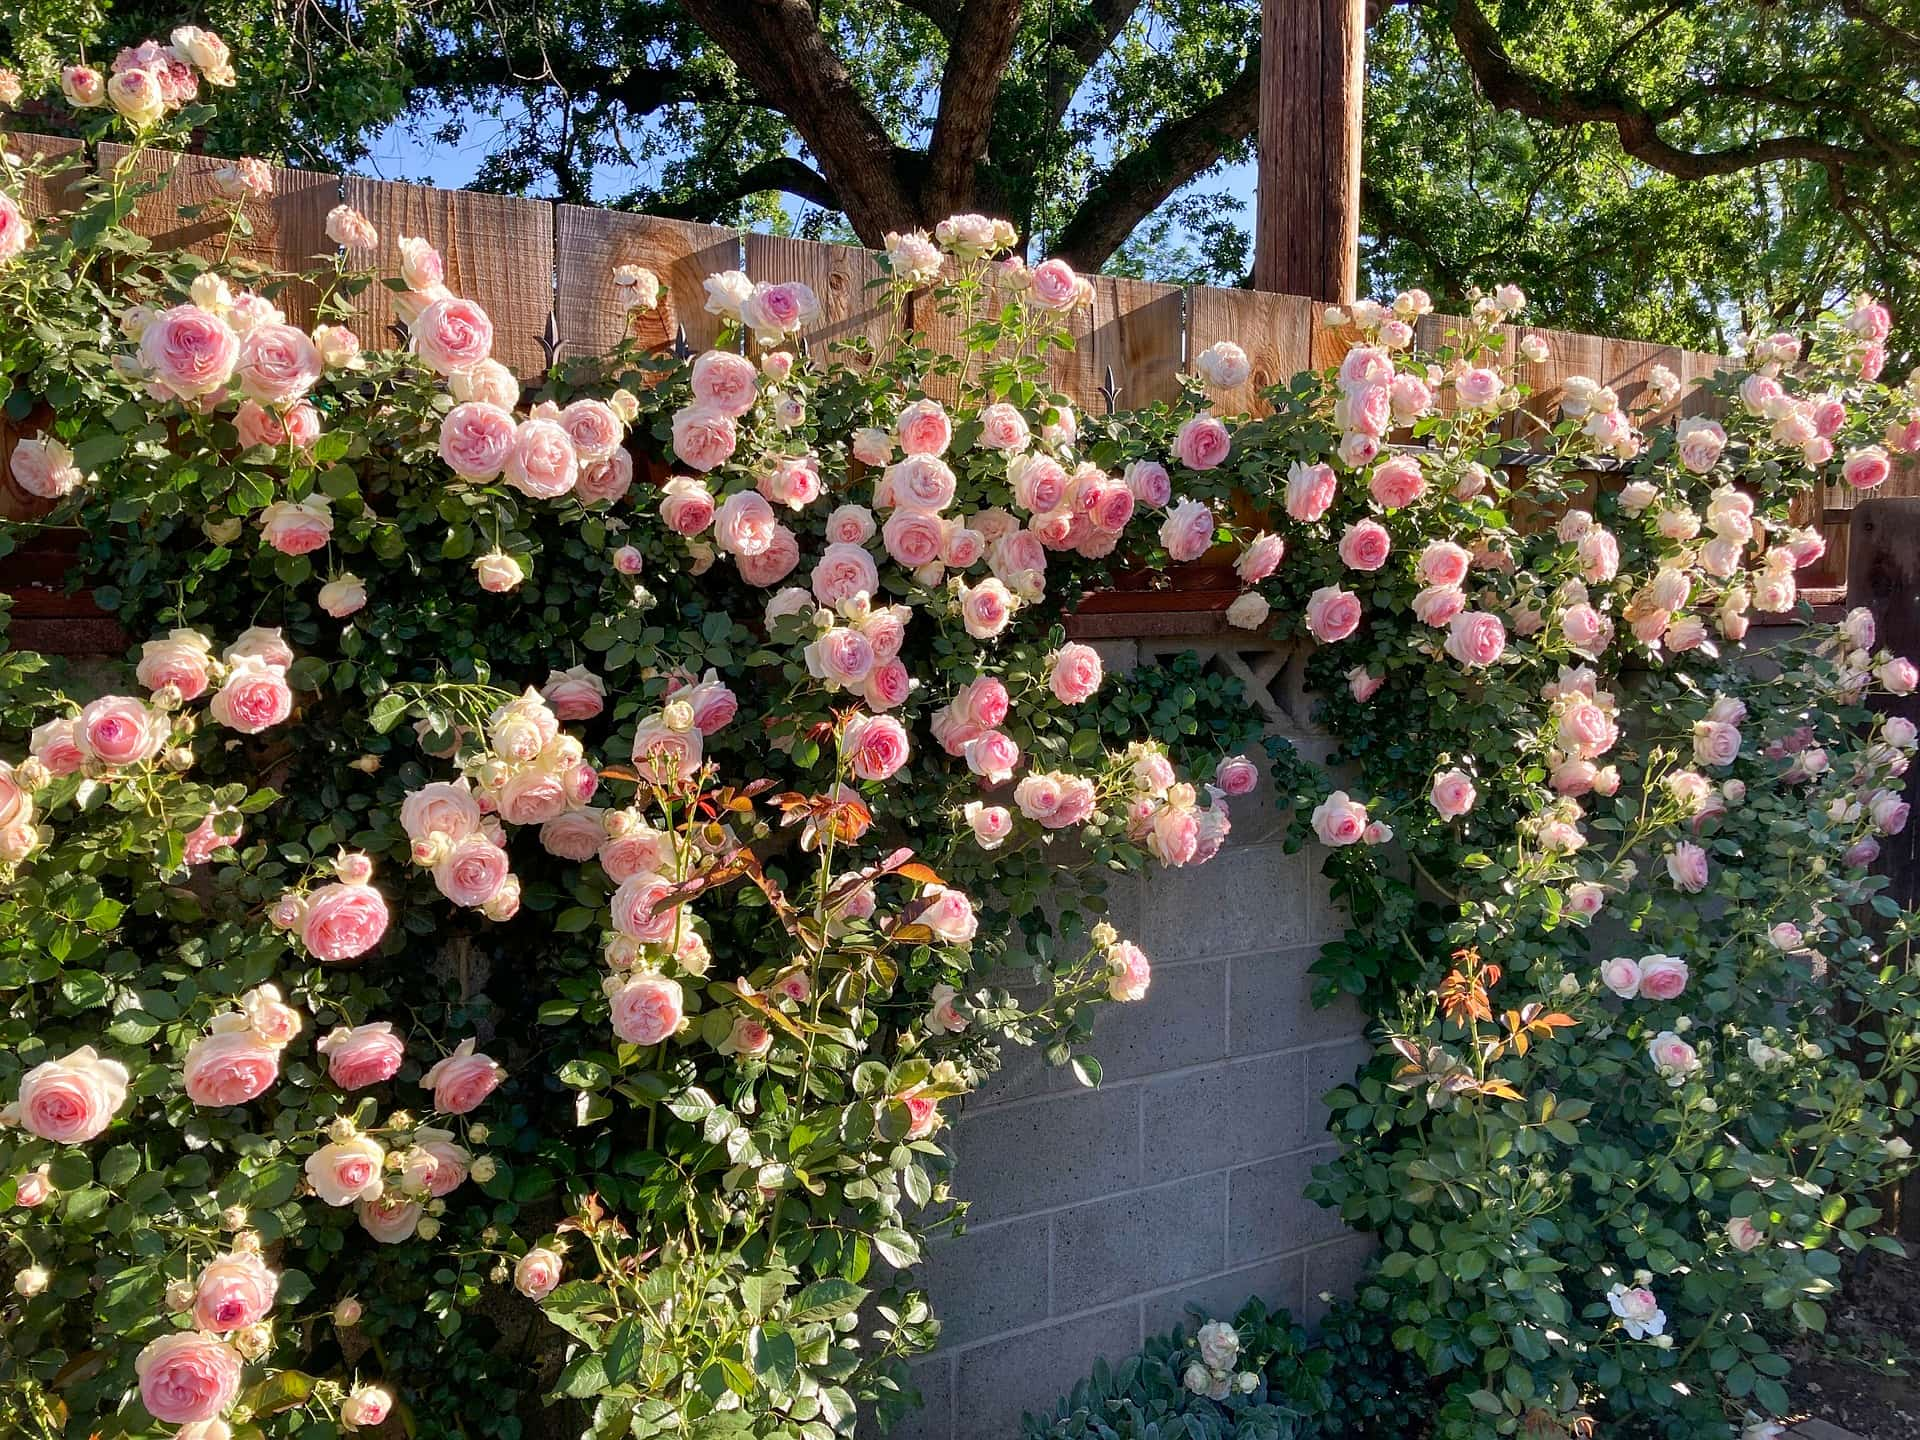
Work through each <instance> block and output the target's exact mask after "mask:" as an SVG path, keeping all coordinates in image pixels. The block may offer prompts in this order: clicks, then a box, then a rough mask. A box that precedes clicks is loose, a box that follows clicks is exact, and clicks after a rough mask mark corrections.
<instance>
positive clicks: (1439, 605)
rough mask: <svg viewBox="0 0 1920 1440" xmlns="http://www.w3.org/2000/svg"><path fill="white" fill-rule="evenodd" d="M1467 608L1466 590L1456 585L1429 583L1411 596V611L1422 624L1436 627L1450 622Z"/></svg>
mask: <svg viewBox="0 0 1920 1440" xmlns="http://www.w3.org/2000/svg"><path fill="white" fill-rule="evenodd" d="M1466 608H1467V592H1466V591H1464V590H1462V589H1461V588H1460V587H1459V586H1458V585H1429V586H1427V588H1426V589H1424V590H1422V591H1421V592H1420V593H1419V594H1417V595H1415V596H1414V597H1413V613H1414V615H1415V616H1416V617H1417V618H1418V619H1419V620H1420V623H1421V624H1423V625H1432V626H1434V627H1435V628H1436V629H1437V628H1439V627H1441V626H1444V625H1448V624H1451V623H1452V621H1453V617H1454V616H1456V615H1458V614H1459V613H1460V612H1461V611H1462V610H1464V609H1466Z"/></svg>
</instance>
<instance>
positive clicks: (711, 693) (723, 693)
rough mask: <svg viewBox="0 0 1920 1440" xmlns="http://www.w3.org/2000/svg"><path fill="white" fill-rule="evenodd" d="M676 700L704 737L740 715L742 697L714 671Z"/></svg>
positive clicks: (709, 672)
mask: <svg viewBox="0 0 1920 1440" xmlns="http://www.w3.org/2000/svg"><path fill="white" fill-rule="evenodd" d="M869 639H871V637H869ZM875 653H876V654H878V651H877V650H876V651H875ZM674 698H675V699H677V700H684V701H685V702H686V703H687V706H688V708H690V709H691V710H692V711H693V728H694V729H696V730H698V731H699V732H700V733H701V734H702V735H714V734H718V733H719V732H720V731H722V730H724V729H726V728H727V726H729V725H731V724H732V723H733V717H734V716H735V715H737V714H739V713H740V697H739V696H737V695H735V694H734V693H733V691H732V689H731V688H730V687H728V686H727V685H726V684H725V683H724V682H723V681H722V680H721V679H720V677H719V675H718V674H716V673H715V672H714V671H712V670H709V671H707V673H706V674H705V675H704V676H702V677H701V680H700V683H699V684H697V685H690V686H688V687H687V689H686V690H685V692H684V693H681V694H677V695H676V696H675V697H674Z"/></svg>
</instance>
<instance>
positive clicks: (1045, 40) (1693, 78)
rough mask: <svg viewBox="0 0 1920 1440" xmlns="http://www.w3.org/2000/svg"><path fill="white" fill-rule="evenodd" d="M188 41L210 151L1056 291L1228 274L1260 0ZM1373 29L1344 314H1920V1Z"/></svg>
mask: <svg viewBox="0 0 1920 1440" xmlns="http://www.w3.org/2000/svg"><path fill="white" fill-rule="evenodd" d="M181 18H183V17H182V14H181V12H180V11H179V10H178V9H177V8H176V6H175V3H174V0H167V3H159V0H92V3H91V4H80V5H76V4H74V3H72V0H26V3H24V4H23V5H21V6H18V7H16V8H15V10H14V11H13V13H11V14H9V15H7V16H4V17H0V31H4V33H5V35H6V36H7V39H8V41H9V45H10V48H11V50H12V52H13V55H14V58H15V61H16V63H18V64H20V65H22V66H23V67H24V68H26V69H28V70H29V71H34V72H37V74H38V76H39V77H40V78H45V77H46V76H48V75H49V74H50V73H51V70H50V67H51V65H52V64H53V63H54V62H55V61H56V60H57V59H59V58H61V57H63V56H67V55H70V54H72V53H74V52H75V51H76V50H77V49H78V48H80V47H81V46H83V45H84V46H85V48H86V49H87V51H88V52H89V53H90V54H92V55H93V56H95V57H96V58H99V57H101V56H102V55H103V54H106V53H109V52H110V51H111V49H112V48H113V47H114V46H116V45H118V44H120V43H123V42H125V41H127V40H130V39H137V38H139V37H140V36H142V35H144V34H146V33H148V32H153V31H164V30H166V29H167V28H168V27H169V26H170V25H172V24H173V23H177V22H178V21H179V20H180V19H181ZM195 18H196V19H199V20H201V21H202V23H206V24H209V25H211V26H213V27H215V28H218V29H220V30H221V31H222V32H223V33H225V34H228V35H229V36H230V37H231V38H232V39H233V41H234V42H235V50H236V52H237V54H238V56H239V63H240V65H241V66H242V68H243V70H246V71H250V72H251V73H252V76H253V77H254V78H256V79H257V78H260V77H264V78H266V79H267V80H269V81H271V82H273V83H271V84H267V85H250V86H249V87H247V89H246V91H245V94H247V95H249V96H253V97H257V98H254V99H252V100H250V101H248V102H247V103H246V105H244V106H243V107H241V108H237V109H235V110H233V111H232V113H231V114H230V115H227V116H223V118H222V121H221V127H222V128H221V129H220V130H219V131H217V132H216V133H214V134H211V135H209V136H208V137H207V143H208V144H209V146H210V147H213V148H219V149H249V150H255V151H262V152H265V153H269V154H274V155H277V156H282V157H286V158H290V159H293V160H295V161H299V162H303V163H307V164H322V165H335V166H353V165H355V164H356V163H359V162H361V161H363V160H364V159H365V156H366V153H367V144H368V141H369V139H370V138H371V137H373V136H375V135H377V134H379V133H380V132H382V131H383V130H384V129H386V128H387V127H388V126H390V125H392V124H393V123H395V122H396V121H406V122H410V123H412V124H413V125H415V126H417V127H419V128H420V129H421V130H422V131H423V132H428V133H440V134H443V135H447V136H452V135H461V136H465V137H467V138H468V140H469V143H470V142H471V140H472V137H473V136H475V135H477V134H489V135H492V136H494V137H495V138H494V139H493V140H492V142H491V143H490V144H489V145H488V147H487V149H486V153H485V157H484V160H483V161H482V163H481V165H480V170H479V177H478V183H479V184H480V185H481V186H482V187H484V188H490V189H498V190H504V191H508V192H513V193H524V194H531V195H544V196H550V197H553V198H556V199H562V200H569V201H574V202H597V203H612V204H615V205H620V206H625V207H630V208H635V209H645V210H649V211H652V212H655V213H661V214H668V215H676V216H681V217H684V218H690V219H701V220H718V221H725V222H730V223H737V224H746V225H759V226H763V227H772V228H778V229H796V230H799V231H800V232H802V233H807V234H813V235H819V236H823V237H827V238H845V239H854V238H857V239H859V240H862V241H865V242H866V243H869V244H876V243H879V241H880V240H881V238H882V236H883V235H884V234H885V232H886V231H888V230H890V229H905V228H909V227H912V226H924V225H929V224H931V223H932V222H933V221H935V220H937V219H939V218H940V217H941V216H943V215H945V214H948V213H951V212H954V211H958V210H969V209H972V210H982V211H987V212H991V213H994V214H999V215H1005V216H1007V217H1009V218H1011V219H1012V220H1013V221H1014V222H1015V223H1016V224H1017V225H1018V226H1019V227H1020V228H1021V230H1022V231H1023V233H1025V234H1027V235H1029V236H1030V237H1033V238H1034V240H1035V241H1036V243H1037V244H1039V245H1041V246H1044V247H1045V248H1046V249H1048V250H1050V251H1053V252H1056V253H1060V254H1064V255H1065V256H1067V257H1068V258H1069V259H1070V260H1072V261H1073V262H1074V263H1075V264H1076V265H1078V266H1080V267H1082V268H1088V269H1092V268H1100V267H1106V268H1109V269H1112V270H1116V271H1120V272H1124V273H1130V274H1141V275H1149V276H1154V277H1156V278H1166V279H1173V280H1196V279H1198V280H1214V281H1224V282H1226V283H1234V282H1237V281H1239V280H1240V279H1242V278H1243V277H1244V276H1245V274H1246V271H1247V268H1248V257H1249V254H1250V248H1251V247H1250V232H1251V230H1252V228H1253V222H1254V214H1253V203H1252V196H1251V194H1250V193H1249V192H1250V190H1251V185H1250V184H1249V183H1248V179H1247V177H1248V174H1249V171H1248V170H1247V168H1246V162H1248V161H1250V160H1251V159H1252V156H1253V140H1254V134H1255V131H1256V129H1257V120H1258V78H1259V49H1260V6H1259V4H1258V3H1257V0H1024V3H1023V0H811V3H808V0H752V3H746V0H542V3H539V4H535V5H513V4H508V3H504V0H281V3H279V4H278V5H276V6H275V7H274V8H273V9H272V10H267V11H263V10H262V9H261V8H260V7H259V6H258V5H257V3H250V0H208V3H207V4H206V5H204V6H202V7H200V13H198V14H197V15H196V16H195ZM1369 21H1370V25H1369V34H1368V82H1369V83H1368V90H1367V117H1366V157H1365V194H1364V205H1363V229H1364V232H1365V240H1364V253H1363V256H1362V262H1363V280H1364V283H1365V284H1366V286H1367V287H1368V288H1372V289H1385V288H1389V287H1393V286H1397V285H1406V284H1420V285H1424V286H1425V287H1426V288H1427V289H1429V290H1431V291H1432V292H1433V293H1434V294H1435V295H1436V296H1437V297H1439V298H1441V299H1442V301H1443V302H1444V301H1449V300H1451V301H1457V300H1458V298H1459V297H1460V296H1461V295H1462V294H1463V293H1464V292H1465V291H1466V290H1467V289H1468V288H1469V287H1470V286H1472V285H1475V284H1483V285H1484V284H1486V283H1489V282H1490V281H1493V280H1495V279H1517V280H1518V281H1519V282H1520V283H1521V284H1523V285H1525V286H1526V287H1527V288H1528V289H1529V291H1530V292H1532V293H1533V294H1534V296H1535V299H1536V302H1537V304H1538V313H1539V314H1541V316H1542V317H1543V318H1545V319H1548V320H1551V321H1554V322H1557V323H1560V324H1564V325H1567V326H1570V327H1575V328H1582V329H1591V330H1605V331H1616V332H1620V333H1629V334H1637V335H1644V336H1647V337H1650V338H1657V339H1664V340H1671V341H1676V342H1685V343H1691V344H1703V345H1715V346H1718V345H1724V344H1727V343H1729V342H1730V341H1731V339H1732V338H1733V337H1735V336H1737V334H1738V333H1740V332H1741V331H1743V330H1746V329H1750V328H1755V327H1759V326H1765V325H1771V324H1775V323H1789V322H1791V321H1793V320H1794V319H1796V318H1797V317H1802V316H1804V315H1806V314H1808V313H1809V312H1811V311H1812V310H1814V309H1817V308H1818V307H1819V305H1820V304H1821V303H1823V302H1824V301H1827V300H1830V299H1832V298H1834V297H1835V296H1836V295H1838V294H1841V293H1844V292H1846V291H1848V290H1852V289H1858V288H1870V289H1873V290H1875V291H1877V292H1879V293H1882V294H1884V295H1887V296H1888V297H1889V298H1891V299H1892V300H1893V301H1894V303H1896V304H1897V305H1898V304H1902V303H1903V302H1920V279H1916V274H1915V257H1916V246H1917V245H1920V169H1917V168H1916V167H1915V166H1914V165H1913V164H1912V163H1911V162H1912V159H1913V153H1914V150H1915V147H1916V145H1920V115H1917V114H1916V103H1915V93H1916V92H1915V86H1916V83H1917V82H1920V0H1793V3H1786V4H1783V3H1779V0H1592V3H1579V4H1576V3H1573V0H1399V3H1379V0H1375V3H1374V4H1373V5H1372V6H1371V7H1370V10H1369ZM46 118H47V120H48V123H52V121H53V120H55V119H57V112H52V113H50V114H49V115H48V116H47V117H46ZM637 177H641V178H637ZM1905 308H1907V309H1909V310H1913V309H1920V304H1915V303H1906V306H1905Z"/></svg>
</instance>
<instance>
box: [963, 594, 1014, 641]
mask: <svg viewBox="0 0 1920 1440" xmlns="http://www.w3.org/2000/svg"><path fill="white" fill-rule="evenodd" d="M1012 618H1013V594H1012V592H1011V591H1009V590H1008V589H1007V587H1006V586H1005V585H1003V584H1002V583H1001V582H1000V581H999V580H982V581H981V582H980V583H979V584H978V585H973V586H969V587H967V588H965V589H964V590H962V591H961V594H960V621H961V624H963V625H964V626H965V627H966V631H967V634H969V635H971V636H972V637H973V638H974V639H976V640H991V639H993V638H994V637H995V636H996V635H998V634H999V633H1000V632H1001V631H1002V630H1005V629H1006V628H1007V622H1008V621H1010V620H1011V619H1012Z"/></svg>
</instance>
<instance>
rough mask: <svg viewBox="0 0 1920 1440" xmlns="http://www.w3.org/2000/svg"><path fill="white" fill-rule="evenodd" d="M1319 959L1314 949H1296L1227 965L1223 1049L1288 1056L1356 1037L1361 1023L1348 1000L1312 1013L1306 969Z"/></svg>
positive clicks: (1236, 959) (1310, 979) (1310, 983)
mask: <svg viewBox="0 0 1920 1440" xmlns="http://www.w3.org/2000/svg"><path fill="white" fill-rule="evenodd" d="M1319 957H1320V947H1319V946H1317V945H1301V946H1296V947H1295V948H1293V949H1291V950H1276V951H1271V952H1269V953H1266V954H1259V955H1236V956H1235V957H1234V958H1233V960H1232V961H1231V962H1229V971H1228V986H1229V990H1228V995H1229V1001H1228V1013H1227V1046H1228V1049H1229V1050H1230V1051H1231V1052H1232V1053H1233V1054H1235V1055H1261V1054H1266V1053H1267V1052H1269V1051H1273V1050H1293V1049H1297V1048H1299V1047H1302V1046H1307V1045H1318V1044H1321V1043H1322V1042H1324V1041H1327V1040H1331V1039H1334V1038H1335V1037H1337V1036H1341V1035H1357V1034H1359V1033H1360V1030H1361V1027H1362V1026H1363V1024H1364V1023H1365V1021H1364V1019H1363V1018H1362V1016H1361V1014H1360V1009H1359V1007H1358V1006H1357V1005H1355V1004H1354V1003H1353V1002H1352V1001H1351V1000H1345V999H1343V1000H1341V1001H1339V1002H1337V1003H1335V1004H1333V1005H1329V1006H1327V1007H1326V1008H1325V1009H1324V1010H1316V1009H1314V1007H1313V984H1314V977H1313V976H1312V975H1311V974H1309V973H1308V967H1310V966H1311V965H1312V964H1313V962H1314V961H1315V960H1317V959H1318V958H1319Z"/></svg>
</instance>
